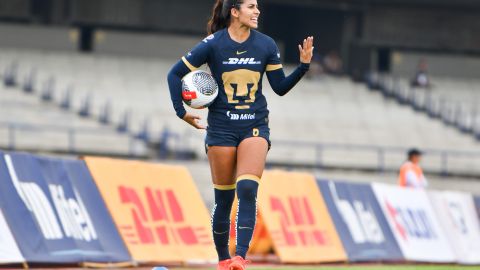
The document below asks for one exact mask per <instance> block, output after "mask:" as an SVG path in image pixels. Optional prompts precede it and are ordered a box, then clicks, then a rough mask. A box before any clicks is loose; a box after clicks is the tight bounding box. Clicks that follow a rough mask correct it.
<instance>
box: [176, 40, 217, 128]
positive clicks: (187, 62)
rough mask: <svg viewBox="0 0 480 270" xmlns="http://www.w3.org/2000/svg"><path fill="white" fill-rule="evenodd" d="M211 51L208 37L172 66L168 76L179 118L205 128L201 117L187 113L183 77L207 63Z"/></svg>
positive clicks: (196, 126)
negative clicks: (184, 101) (200, 121)
mask: <svg viewBox="0 0 480 270" xmlns="http://www.w3.org/2000/svg"><path fill="white" fill-rule="evenodd" d="M209 53H210V46H209V45H208V44H207V39H205V40H204V41H202V42H200V43H199V44H197V45H196V46H195V47H194V48H193V49H192V51H190V52H189V53H188V54H187V55H185V56H183V57H182V59H181V60H180V61H178V62H177V63H176V64H175V65H174V66H173V67H172V69H171V70H170V72H169V73H168V76H167V80H168V87H169V90H170V98H171V99H172V104H173V108H174V109H175V113H176V114H177V116H178V117H179V118H181V119H183V120H184V121H186V122H187V123H189V124H190V125H192V126H194V127H195V128H198V129H204V128H205V127H204V126H202V125H200V123H199V122H198V120H199V119H200V117H199V116H196V115H193V114H190V113H187V111H186V110H185V107H184V106H183V100H182V78H183V77H184V76H185V75H187V74H188V73H189V72H191V71H194V70H196V69H198V68H199V67H200V66H202V65H203V64H205V63H206V62H207V61H208V58H209Z"/></svg>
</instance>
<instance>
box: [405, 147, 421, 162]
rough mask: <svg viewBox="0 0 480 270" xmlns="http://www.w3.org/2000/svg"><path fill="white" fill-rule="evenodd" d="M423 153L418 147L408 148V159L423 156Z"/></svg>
mask: <svg viewBox="0 0 480 270" xmlns="http://www.w3.org/2000/svg"><path fill="white" fill-rule="evenodd" d="M422 154H423V152H422V151H420V150H418V149H416V148H412V149H410V150H408V153H407V156H408V159H409V160H410V159H411V158H412V157H414V156H421V155H422Z"/></svg>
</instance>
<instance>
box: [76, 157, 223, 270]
mask: <svg viewBox="0 0 480 270" xmlns="http://www.w3.org/2000/svg"><path fill="white" fill-rule="evenodd" d="M85 162H86V164H87V166H88V168H89V169H90V172H91V173H92V175H93V178H94V180H95V182H96V183H97V186H98V188H99V190H100V192H101V194H102V195H103V198H104V200H105V202H106V204H107V206H108V209H109V210H110V212H111V214H112V216H113V220H114V221H115V223H116V225H117V228H118V229H119V231H120V234H121V235H122V237H123V239H124V241H125V243H126V245H127V247H128V249H129V251H130V253H131V255H132V257H133V259H134V260H135V261H137V262H160V263H167V262H210V261H212V262H213V261H215V260H216V259H217V256H216V252H215V248H214V245H213V239H212V236H211V232H210V216H209V213H208V211H207V208H206V207H205V204H204V203H203V201H202V198H201V197H200V193H199V192H198V190H197V188H196V186H195V184H194V182H193V179H192V177H191V176H190V174H189V172H188V170H187V169H186V168H185V167H183V166H171V165H162V164H153V163H147V162H140V161H127V160H117V159H109V158H94V157H86V158H85Z"/></svg>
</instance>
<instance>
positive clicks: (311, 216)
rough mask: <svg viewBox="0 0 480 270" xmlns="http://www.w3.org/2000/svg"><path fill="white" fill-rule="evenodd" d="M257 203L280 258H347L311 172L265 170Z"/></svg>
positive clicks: (299, 260)
mask: <svg viewBox="0 0 480 270" xmlns="http://www.w3.org/2000/svg"><path fill="white" fill-rule="evenodd" d="M258 204H259V212H260V213H261V215H262V217H263V221H264V223H265V226H266V228H267V230H268V232H269V234H270V236H271V238H272V241H273V246H274V249H275V251H276V253H277V255H278V256H279V258H280V261H282V262H289V263H317V262H336V261H346V260H347V257H346V254H345V251H344V249H343V246H342V243H341V242H340V239H339V236H338V234H337V232H336V230H335V227H334V224H333V222H332V219H331V218H330V215H329V213H328V210H327V207H326V205H325V202H324V200H323V199H322V195H321V193H320V190H319V189H318V186H317V184H316V180H315V177H314V176H313V175H311V174H306V173H290V172H282V171H268V172H265V173H264V175H263V177H262V180H261V184H260V191H259V197H258Z"/></svg>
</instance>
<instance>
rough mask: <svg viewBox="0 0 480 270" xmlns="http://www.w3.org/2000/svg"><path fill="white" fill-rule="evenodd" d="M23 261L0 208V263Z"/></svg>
mask: <svg viewBox="0 0 480 270" xmlns="http://www.w3.org/2000/svg"><path fill="white" fill-rule="evenodd" d="M22 262H25V259H24V258H23V256H22V254H21V253H20V250H19V249H18V246H17V243H16V242H15V239H13V236H12V232H11V231H10V228H9V227H8V224H7V222H6V221H5V218H4V216H3V213H2V211H1V209H0V263H3V264H7V263H22Z"/></svg>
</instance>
